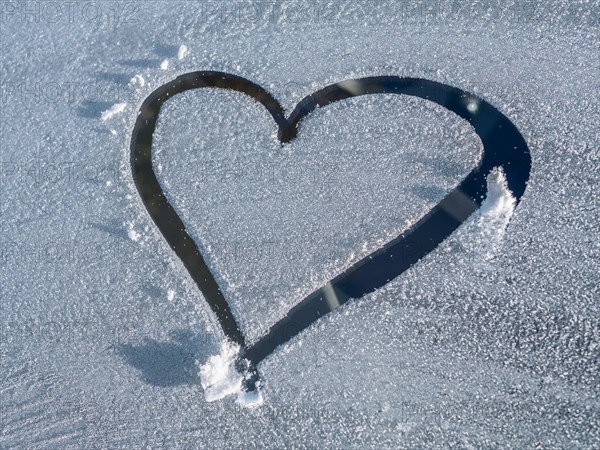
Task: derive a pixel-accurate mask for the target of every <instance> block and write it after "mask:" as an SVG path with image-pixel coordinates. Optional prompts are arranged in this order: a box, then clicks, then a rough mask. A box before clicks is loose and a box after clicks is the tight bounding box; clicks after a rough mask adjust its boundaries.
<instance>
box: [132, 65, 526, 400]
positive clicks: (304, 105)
mask: <svg viewBox="0 0 600 450" xmlns="http://www.w3.org/2000/svg"><path fill="white" fill-rule="evenodd" d="M206 87H210V88H221V89H229V90H234V91H238V92H241V93H244V94H246V95H249V96H250V97H252V98H254V99H255V100H256V101H258V102H260V103H261V104H262V105H263V106H264V107H265V108H266V109H267V110H268V111H269V113H270V114H271V116H272V117H273V119H274V120H275V123H276V124H277V126H278V127H279V132H278V138H279V141H280V142H281V143H286V142H290V141H291V140H293V139H294V138H295V137H296V135H297V133H298V126H299V124H300V122H301V121H302V119H303V118H304V117H306V116H307V115H308V114H309V113H311V112H312V111H314V110H315V109H316V108H318V107H324V106H327V105H329V104H332V103H334V102H337V101H339V100H344V99H348V98H352V97H357V96H361V95H371V94H404V95H411V96H415V97H420V98H422V99H425V100H429V101H432V102H434V103H437V104H439V105H441V106H443V107H445V108H447V109H448V110H450V111H452V112H453V113H455V114H456V115H457V116H459V117H461V118H462V119H465V120H467V121H468V122H469V123H470V124H471V126H472V127H473V128H474V130H475V132H476V133H477V135H478V136H479V138H480V139H481V142H482V143H483V155H482V158H481V160H480V162H479V164H478V166H477V167H475V168H474V169H473V170H472V171H471V172H470V173H469V174H468V175H467V177H466V178H465V179H464V180H463V181H462V182H461V183H460V184H459V185H458V186H457V187H456V188H454V190H452V191H451V192H450V193H449V194H447V195H446V197H444V199H443V200H442V201H441V202H440V203H438V204H437V205H436V206H435V207H434V208H432V209H431V210H430V211H429V212H428V213H427V214H426V215H424V216H423V217H422V218H421V219H419V220H418V221H417V222H416V223H415V224H414V225H412V226H411V227H410V228H408V229H407V230H406V231H404V232H403V233H402V234H400V236H398V237H396V238H395V239H393V240H391V241H390V242H388V243H387V244H385V245H384V246H383V247H381V248H380V249H378V250H376V251H375V252H373V253H371V254H370V255H368V256H366V257H365V258H363V259H361V260H360V261H358V262H356V263H355V264H354V265H352V266H351V267H350V268H348V269H347V270H346V271H344V272H343V273H342V274H340V275H338V276H337V277H335V278H334V279H332V280H331V281H329V282H328V283H327V284H325V285H324V286H322V287H321V288H319V289H317V290H316V291H315V292H313V293H312V294H310V295H309V296H308V297H306V298H305V299H304V300H302V301H301V302H300V303H298V304H297V305H296V306H294V307H293V308H292V309H291V310H290V311H289V312H288V313H287V315H286V316H285V317H284V318H283V319H281V320H280V321H279V322H277V323H275V324H274V325H273V326H272V327H271V328H270V330H269V332H268V333H267V334H266V335H265V336H263V337H262V338H261V339H259V340H258V342H256V343H254V344H253V345H251V346H247V345H246V339H245V337H244V335H243V334H242V332H241V331H240V327H239V326H238V324H237V322H236V319H235V317H234V316H233V314H232V312H231V309H230V307H229V304H228V303H227V300H226V299H225V297H224V295H223V292H222V290H221V288H220V287H219V285H218V284H217V282H216V280H215V277H214V276H213V274H212V273H211V271H210V269H209V268H208V266H207V264H206V262H205V260H204V258H203V257H202V255H201V254H200V251H199V250H198V247H197V245H196V243H195V242H194V240H193V239H192V238H191V237H190V235H189V234H188V233H187V232H186V229H185V225H184V224H183V222H182V221H181V219H180V218H179V216H178V215H177V213H176V212H175V209H174V208H173V207H172V206H171V204H169V202H168V200H167V198H166V196H165V194H164V192H163V189H162V188H161V185H160V183H159V181H158V179H157V177H156V174H155V173H154V170H153V168H152V139H153V134H154V130H155V129H156V124H157V121H158V116H159V114H160V110H161V107H162V105H163V103H165V102H166V101H167V100H169V99H172V98H173V97H174V96H175V95H177V94H179V93H181V92H185V91H188V90H191V89H200V88H206ZM494 168H501V169H502V170H503V172H504V174H505V176H506V182H507V187H508V189H509V190H510V191H512V193H513V195H514V197H515V198H516V201H517V203H518V201H519V199H520V198H521V196H522V195H523V193H524V191H525V187H526V184H527V180H528V179H529V172H530V169H531V156H530V154H529V149H528V147H527V144H526V142H525V140H524V139H523V137H522V136H521V134H520V133H519V131H518V130H517V128H516V127H515V126H514V125H513V123H512V122H511V121H510V120H509V119H508V118H507V117H506V116H504V115H503V114H502V113H500V111H498V110H497V109H496V108H494V107H493V106H492V105H490V104H489V103H487V102H485V101H484V100H482V99H480V98H478V97H476V96H474V95H472V94H469V93H468V92H465V91H462V90H460V89H457V88H454V87H451V86H448V85H444V84H441V83H437V82H435V81H430V80H425V79H419V78H401V77H397V76H377V77H369V78H361V79H354V80H346V81H342V82H339V83H336V84H332V85H330V86H327V87H325V88H323V89H321V90H319V91H317V92H315V93H314V94H312V95H309V96H308V97H306V98H304V99H303V100H302V101H301V102H300V103H298V105H297V106H296V108H295V109H294V111H293V112H292V113H291V114H290V115H289V117H287V118H286V116H285V113H284V111H283V108H282V107H281V105H280V104H279V102H278V101H277V100H275V98H273V97H272V96H271V95H270V94H269V93H268V92H267V91H266V90H264V89H263V88H261V87H260V86H258V85H256V84H255V83H253V82H251V81H249V80H246V79H245V78H242V77H239V76H236V75H231V74H228V73H222V72H192V73H188V74H185V75H181V76H179V77H177V78H176V79H175V80H173V81H171V82H169V83H167V84H165V85H163V86H161V87H160V88H158V89H157V90H155V91H154V92H153V93H152V94H150V96H148V98H147V99H146V100H145V101H144V103H143V104H142V106H141V108H140V112H139V116H138V118H137V121H136V124H135V127H134V130H133V134H132V138H131V169H132V173H133V179H134V182H135V185H136V187H137V190H138V192H139V194H140V197H141V198H142V201H143V202H144V205H145V206H146V209H147V210H148V212H149V213H150V216H151V217H152V219H153V220H154V222H155V223H156V225H157V226H158V228H159V230H160V232H161V233H162V235H163V236H164V238H165V239H166V240H167V242H168V243H169V245H170V246H171V248H172V249H173V250H174V251H175V253H176V254H177V256H178V257H179V258H180V259H181V261H182V262H183V264H184V266H185V267H186V268H187V270H188V272H189V274H190V275H191V277H192V279H193V280H194V281H195V282H196V284H197V285H198V287H199V288H200V291H201V292H202V294H203V295H204V297H205V298H206V300H207V301H208V303H209V305H210V307H211V309H212V311H213V312H214V313H215V315H216V317H217V319H218V321H219V323H220V325H221V328H222V329H223V332H224V334H225V336H226V337H227V338H228V339H230V340H231V341H233V342H234V343H236V344H237V345H239V347H240V349H241V350H240V354H239V358H238V363H239V366H240V368H241V369H243V370H244V371H245V373H246V374H247V377H246V380H245V389H246V390H253V389H254V387H255V385H256V382H257V380H258V375H257V372H256V366H257V365H258V363H260V362H261V361H262V360H263V359H264V358H265V357H267V356H268V355H269V354H271V353H272V352H273V350H275V349H276V348H277V347H278V346H280V345H281V344H283V343H285V342H287V341H288V340H289V339H291V338H292V337H294V336H296V335H297V334H298V333H300V332H301V331H302V330H304V329H305V328H307V327H308V326H310V325H311V324H312V323H313V322H315V321H316V320H317V319H319V318H320V317H322V316H324V315H326V314H327V313H329V312H330V311H333V310H335V309H337V308H339V307H340V306H341V305H343V304H344V303H346V302H347V301H348V300H350V299H357V298H360V297H362V296H364V295H365V294H367V293H369V292H372V291H374V290H376V289H378V288H380V287H382V286H384V285H385V284H386V283H388V282H389V281H390V280H392V279H394V278H396V277H397V276H399V275H400V274H401V273H403V272H404V271H405V270H407V269H408V268H410V267H411V266H412V265H413V264H414V263H416V262H417V261H418V260H420V259H421V258H423V257H424V256H425V255H427V254H428V253H429V252H431V251H432V250H434V249H435V248H436V247H437V246H438V244H440V243H441V242H442V241H443V240H444V239H446V238H447V237H448V236H449V235H450V234H452V232H453V231H454V230H456V229H457V228H458V227H459V226H460V225H461V224H462V223H463V222H464V221H465V220H466V219H467V218H468V217H469V216H470V215H471V214H472V213H473V212H475V211H476V210H477V209H479V207H480V206H481V203H482V201H483V199H484V197H485V194H486V192H487V181H486V180H487V175H488V174H489V173H490V172H491V171H492V170H493V169H494Z"/></svg>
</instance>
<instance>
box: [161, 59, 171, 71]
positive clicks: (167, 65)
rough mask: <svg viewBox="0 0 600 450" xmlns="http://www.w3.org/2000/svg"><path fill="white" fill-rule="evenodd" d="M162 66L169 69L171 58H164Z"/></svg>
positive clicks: (163, 68)
mask: <svg viewBox="0 0 600 450" xmlns="http://www.w3.org/2000/svg"><path fill="white" fill-rule="evenodd" d="M160 68H161V69H162V70H167V69H168V68H169V60H168V59H165V60H163V62H161V63H160Z"/></svg>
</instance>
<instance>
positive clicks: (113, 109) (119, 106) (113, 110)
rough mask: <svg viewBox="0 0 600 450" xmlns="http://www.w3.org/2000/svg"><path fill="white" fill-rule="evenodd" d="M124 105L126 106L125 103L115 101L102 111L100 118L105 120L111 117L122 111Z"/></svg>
mask: <svg viewBox="0 0 600 450" xmlns="http://www.w3.org/2000/svg"><path fill="white" fill-rule="evenodd" d="M126 107H127V103H115V104H114V105H112V106H111V107H110V108H109V109H107V110H106V111H104V112H103V113H102V115H101V116H100V118H101V119H102V122H106V121H107V120H108V119H110V118H111V117H113V116H115V115H117V114H120V113H122V112H123V111H125V108H126Z"/></svg>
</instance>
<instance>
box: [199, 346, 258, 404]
mask: <svg viewBox="0 0 600 450" xmlns="http://www.w3.org/2000/svg"><path fill="white" fill-rule="evenodd" d="M239 352H240V347H239V345H237V344H235V343H233V342H230V341H227V340H225V341H223V343H222V344H221V350H220V352H219V354H218V355H213V356H211V357H210V358H208V361H206V363H204V364H203V365H202V366H200V382H201V384H202V388H204V398H205V399H206V401H207V402H214V401H216V400H221V399H223V398H225V397H227V396H229V395H237V403H238V404H240V405H242V406H244V407H250V408H252V407H256V406H259V405H261V404H262V403H263V397H262V394H261V392H260V390H259V389H257V390H256V391H253V392H246V391H244V390H243V389H242V383H243V381H244V375H242V374H241V373H239V372H238V371H237V370H236V367H235V362H236V359H237V357H238V354H239Z"/></svg>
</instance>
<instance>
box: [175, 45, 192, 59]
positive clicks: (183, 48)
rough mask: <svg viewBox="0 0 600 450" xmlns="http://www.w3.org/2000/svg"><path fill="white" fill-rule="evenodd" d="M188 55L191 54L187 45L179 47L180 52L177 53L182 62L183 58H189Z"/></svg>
mask: <svg viewBox="0 0 600 450" xmlns="http://www.w3.org/2000/svg"><path fill="white" fill-rule="evenodd" d="M188 53H189V50H188V48H187V47H186V46H185V45H181V46H179V51H178V52H177V59H178V60H180V61H181V60H182V59H183V58H185V57H186V56H187V54H188Z"/></svg>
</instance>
